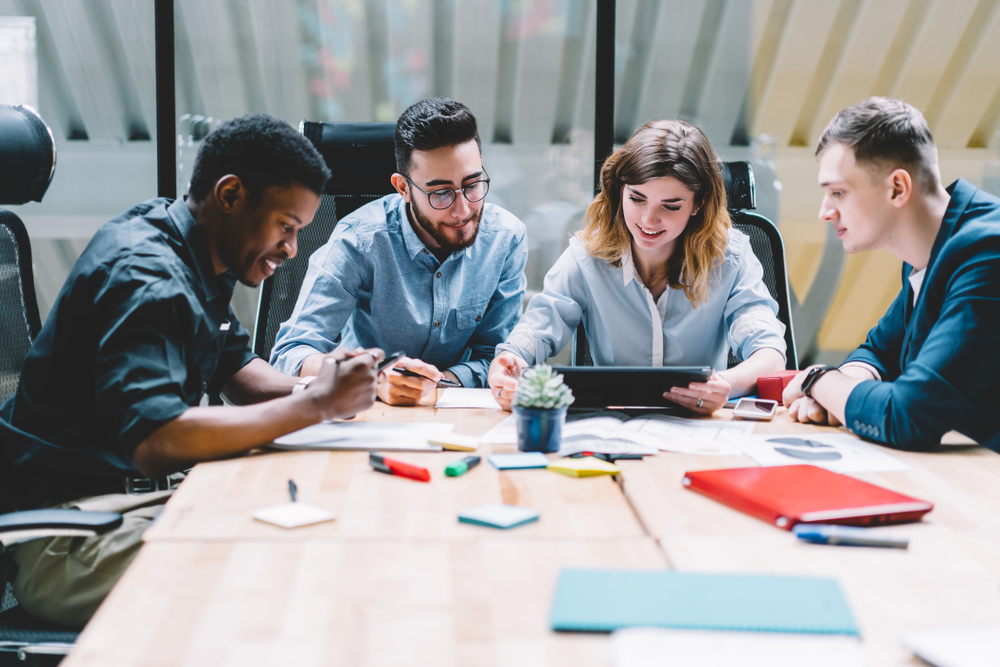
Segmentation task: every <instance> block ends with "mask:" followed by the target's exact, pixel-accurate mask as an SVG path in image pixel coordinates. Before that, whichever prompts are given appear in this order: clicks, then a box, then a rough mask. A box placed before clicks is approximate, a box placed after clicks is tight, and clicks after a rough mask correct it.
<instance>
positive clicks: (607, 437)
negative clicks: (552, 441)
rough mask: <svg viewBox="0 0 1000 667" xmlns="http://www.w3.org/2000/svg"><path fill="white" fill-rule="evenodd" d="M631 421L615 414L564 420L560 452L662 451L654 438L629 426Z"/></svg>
mask: <svg viewBox="0 0 1000 667" xmlns="http://www.w3.org/2000/svg"><path fill="white" fill-rule="evenodd" d="M630 423H631V422H622V421H621V420H620V419H615V418H614V417H590V418H588V419H580V420H577V421H572V422H568V423H566V424H563V430H562V443H561V444H560V446H559V456H569V455H571V454H576V453H578V452H601V453H602V454H645V455H649V454H659V453H660V450H659V449H658V448H657V446H656V443H655V442H653V441H652V439H651V438H649V437H648V436H646V435H642V434H640V433H636V432H634V431H628V430H627V429H626V428H625V427H626V425H627V424H630Z"/></svg>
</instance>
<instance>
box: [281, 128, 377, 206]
mask: <svg viewBox="0 0 1000 667" xmlns="http://www.w3.org/2000/svg"><path fill="white" fill-rule="evenodd" d="M299 130H300V131H301V132H302V134H303V135H304V136H305V137H306V139H308V140H309V141H311V142H312V144H313V146H315V147H316V150H318V151H319V152H320V154H321V155H322V156H323V159H324V160H326V166H327V167H329V168H330V171H332V172H333V177H332V178H331V179H330V182H329V183H327V186H326V194H328V195H339V194H350V195H354V194H357V195H378V194H390V193H392V192H395V190H394V189H393V187H392V183H391V182H390V180H389V178H390V177H391V176H392V174H393V173H395V171H396V149H395V146H394V144H393V136H394V135H395V133H396V124H395V123H318V122H312V121H306V120H304V121H302V123H301V124H300V125H299Z"/></svg>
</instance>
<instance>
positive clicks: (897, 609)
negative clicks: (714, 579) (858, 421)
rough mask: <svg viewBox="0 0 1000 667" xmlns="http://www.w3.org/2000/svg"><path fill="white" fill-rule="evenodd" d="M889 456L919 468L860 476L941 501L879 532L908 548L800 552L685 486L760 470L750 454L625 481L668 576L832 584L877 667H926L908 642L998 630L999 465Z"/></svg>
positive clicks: (662, 459)
mask: <svg viewBox="0 0 1000 667" xmlns="http://www.w3.org/2000/svg"><path fill="white" fill-rule="evenodd" d="M818 430H822V431H827V432H834V431H835V429H831V428H828V427H823V428H822V429H821V428H819V427H816V426H809V425H802V424H795V423H792V422H790V421H789V420H788V417H787V414H786V413H782V414H780V415H779V416H778V417H776V419H775V421H774V422H771V423H762V424H759V425H758V426H757V427H756V429H755V432H756V433H769V432H771V433H788V432H799V433H805V432H809V431H812V432H816V431H818ZM841 432H846V431H841ZM890 453H891V455H892V456H894V457H897V458H899V459H901V460H902V461H904V462H906V463H907V464H909V465H910V466H911V468H910V469H909V470H905V471H899V472H888V473H862V474H856V475H853V476H854V477H857V478H859V479H863V480H865V481H868V482H871V483H873V484H878V485H881V486H884V487H886V488H889V489H893V490H894V491H899V492H901V493H905V494H908V495H912V496H915V497H917V498H920V499H923V500H928V501H930V502H932V503H934V510H933V511H932V512H930V513H929V514H928V515H926V517H925V518H924V520H923V521H921V522H919V523H912V524H904V525H898V526H885V527H881V528H879V530H880V531H887V532H891V533H896V534H899V535H905V536H907V537H909V538H910V546H909V549H907V550H899V549H883V548H870V547H838V546H829V545H816V544H807V543H803V542H800V541H799V540H798V539H797V538H795V536H794V535H792V534H791V533H789V532H787V531H784V530H779V529H777V528H775V527H773V526H771V525H770V524H768V523H765V522H763V521H761V520H759V519H755V518H753V517H751V516H749V515H746V514H743V513H741V512H737V511H734V510H732V509H730V508H729V507H727V506H725V505H722V504H720V503H717V502H715V501H714V500H711V499H709V498H707V497H705V496H703V495H701V494H699V493H696V492H693V491H690V490H688V489H687V488H686V487H684V486H683V484H682V483H681V480H682V479H683V477H684V473H685V472H687V471H693V470H705V469H714V468H735V467H742V466H751V465H756V464H755V463H754V461H753V460H752V459H750V458H749V457H746V456H695V455H685V454H673V455H660V456H655V457H649V458H647V459H646V460H645V461H642V462H638V461H622V462H620V463H619V467H620V468H621V470H622V472H621V475H620V478H619V479H620V482H621V484H622V488H623V490H624V492H625V495H626V497H627V498H628V499H629V501H630V503H631V505H632V506H633V507H634V508H635V510H636V513H637V515H638V516H639V518H640V519H641V521H642V524H643V526H644V528H645V529H646V530H647V531H648V534H649V535H650V537H652V538H653V539H655V540H656V541H657V543H658V544H659V546H660V547H661V549H662V550H663V552H664V555H665V557H666V559H667V562H668V563H669V565H670V567H672V568H676V569H678V570H684V571H689V572H728V573H761V574H765V573H766V574H787V575H811V576H822V577H835V578H837V579H838V580H839V581H840V584H841V587H842V588H843V589H844V593H845V595H846V596H847V599H848V602H849V604H850V606H851V609H852V610H853V612H854V615H855V619H856V620H857V622H858V625H859V628H860V630H861V634H862V637H863V640H864V642H863V643H864V647H865V653H866V656H867V660H868V665H920V664H924V663H922V662H920V661H919V660H917V659H915V658H913V657H912V655H911V654H910V653H909V651H907V650H906V649H904V648H903V646H902V644H901V643H900V642H901V639H902V637H903V635H904V634H906V633H908V632H915V631H919V630H922V629H933V628H942V627H959V626H977V627H978V626H983V625H1000V456H998V455H997V454H996V453H994V452H991V451H989V450H986V449H984V448H982V447H970V446H953V447H945V448H944V450H943V451H941V452H934V453H913V452H900V451H892V452H890Z"/></svg>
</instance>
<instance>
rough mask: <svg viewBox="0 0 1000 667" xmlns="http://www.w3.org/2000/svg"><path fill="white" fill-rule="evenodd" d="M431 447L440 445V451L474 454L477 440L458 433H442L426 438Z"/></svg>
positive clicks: (477, 444) (477, 445)
mask: <svg viewBox="0 0 1000 667" xmlns="http://www.w3.org/2000/svg"><path fill="white" fill-rule="evenodd" d="M427 442H429V443H431V444H432V445H441V447H442V449H447V450H450V451H453V452H474V451H476V449H477V448H478V447H479V438H477V437H475V436H472V435H460V434H458V433H442V434H440V435H435V436H432V437H430V438H427Z"/></svg>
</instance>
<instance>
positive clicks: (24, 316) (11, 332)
mask: <svg viewBox="0 0 1000 667" xmlns="http://www.w3.org/2000/svg"><path fill="white" fill-rule="evenodd" d="M41 328H42V324H41V321H40V320H39V317H38V304H37V302H36V301H35V282H34V277H33V275H32V272H31V245H30V244H29V243H28V232H27V231H25V229H24V223H23V222H21V219H20V218H19V217H17V216H16V215H14V214H13V213H11V212H10V211H6V210H4V209H0V403H3V402H4V401H6V400H7V399H8V398H10V397H11V396H13V395H14V391H15V390H16V389H17V383H18V381H19V380H20V379H21V367H22V366H23V365H24V357H25V356H26V355H27V354H28V349H29V348H30V347H31V343H32V342H34V340H35V337H36V336H38V331H39V330H40V329H41Z"/></svg>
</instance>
